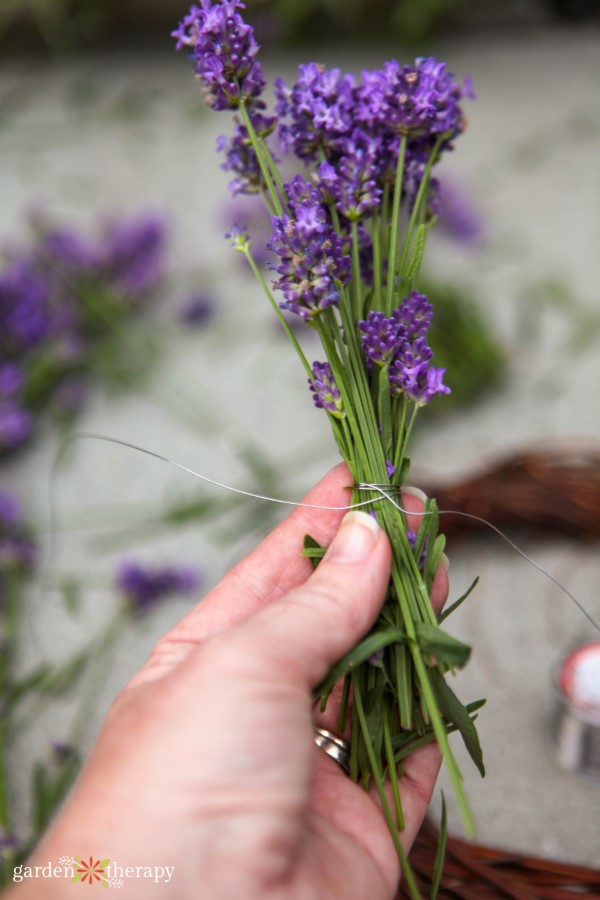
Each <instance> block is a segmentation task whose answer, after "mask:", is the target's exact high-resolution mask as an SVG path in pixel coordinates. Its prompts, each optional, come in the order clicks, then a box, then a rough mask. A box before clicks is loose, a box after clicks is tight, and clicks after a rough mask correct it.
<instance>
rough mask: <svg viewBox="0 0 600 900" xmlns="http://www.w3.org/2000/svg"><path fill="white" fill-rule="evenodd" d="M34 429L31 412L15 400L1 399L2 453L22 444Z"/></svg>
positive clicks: (0, 447) (0, 434)
mask: <svg viewBox="0 0 600 900" xmlns="http://www.w3.org/2000/svg"><path fill="white" fill-rule="evenodd" d="M32 429H33V417H32V415H31V413H30V412H28V411H27V410H26V409H24V408H23V407H22V406H20V405H19V404H18V403H16V402H15V401H14V400H2V401H0V453H2V452H3V451H6V450H12V449H14V448H15V447H18V446H19V444H22V443H23V441H25V440H26V439H27V438H28V437H29V435H30V434H31V432H32Z"/></svg>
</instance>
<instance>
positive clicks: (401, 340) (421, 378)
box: [358, 291, 450, 406]
mask: <svg viewBox="0 0 600 900" xmlns="http://www.w3.org/2000/svg"><path fill="white" fill-rule="evenodd" d="M432 314H433V307H432V306H431V303H430V302H429V300H428V299H427V297H426V296H425V294H419V293H418V292H417V291H413V292H412V294H411V295H410V296H409V297H407V298H406V299H405V300H404V302H403V303H402V304H401V306H399V307H398V309H396V310H394V312H393V313H392V315H391V316H390V317H389V318H388V317H386V316H385V315H384V314H383V313H381V312H371V313H369V316H368V318H367V319H366V320H363V321H361V322H359V323H358V327H359V329H360V331H361V332H362V346H363V349H364V352H365V355H366V357H367V359H368V360H369V361H370V362H372V363H375V364H376V365H378V366H384V367H387V368H388V376H389V381H390V390H391V394H392V396H393V397H398V396H400V395H401V394H403V393H404V394H406V395H407V396H408V397H410V399H411V400H413V401H414V402H415V403H417V404H418V405H419V406H422V405H424V404H426V403H429V401H430V400H431V399H433V397H434V396H435V395H436V394H448V393H450V388H448V387H446V385H445V384H444V383H443V380H442V379H443V376H444V372H445V370H444V369H436V368H434V367H433V366H430V365H429V363H430V361H431V358H432V356H433V353H432V350H431V348H430V347H429V345H428V344H427V331H428V329H429V325H430V324H431V317H432Z"/></svg>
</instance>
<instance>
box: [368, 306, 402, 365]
mask: <svg viewBox="0 0 600 900" xmlns="http://www.w3.org/2000/svg"><path fill="white" fill-rule="evenodd" d="M358 327H359V329H360V331H362V333H363V338H362V345H363V350H364V351H365V355H366V357H367V359H370V360H371V362H374V363H376V365H378V366H388V365H390V363H391V362H392V359H393V357H394V354H395V352H396V349H397V346H398V342H399V335H398V329H399V323H398V322H397V321H396V320H395V319H394V318H393V317H392V318H387V316H385V315H384V313H382V312H375V311H372V312H370V313H369V315H368V318H367V319H366V321H365V320H361V321H360V322H359V323H358Z"/></svg>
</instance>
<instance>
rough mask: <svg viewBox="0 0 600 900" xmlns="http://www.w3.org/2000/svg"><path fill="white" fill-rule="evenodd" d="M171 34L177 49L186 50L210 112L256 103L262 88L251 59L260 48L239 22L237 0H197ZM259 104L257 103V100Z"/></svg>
mask: <svg viewBox="0 0 600 900" xmlns="http://www.w3.org/2000/svg"><path fill="white" fill-rule="evenodd" d="M200 3H201V5H200V6H196V5H194V6H192V7H191V9H190V11H189V13H188V14H187V16H185V18H184V19H183V20H182V21H181V22H180V24H179V27H178V28H177V30H176V31H174V32H173V33H172V36H173V37H174V38H176V40H177V49H178V50H180V49H181V48H182V47H189V48H190V49H191V52H192V56H193V57H194V59H195V71H196V75H197V76H198V77H199V79H200V81H201V82H202V87H203V90H204V93H205V97H206V102H207V104H208V105H209V106H211V107H212V108H213V109H236V108H237V107H238V106H239V105H240V103H241V101H242V100H244V101H245V102H246V103H250V104H256V103H257V101H258V98H259V97H260V95H261V93H262V91H263V89H264V87H265V77H264V75H263V71H262V68H261V66H260V64H259V63H258V62H256V60H255V59H254V57H255V56H256V54H257V52H258V50H259V47H258V44H257V43H256V40H255V38H254V30H253V28H251V26H250V25H247V24H246V22H244V20H243V19H242V17H241V16H240V14H239V12H237V10H238V9H244V4H243V3H240V2H238V0H221V2H216V3H211V0H200ZM258 102H260V101H258Z"/></svg>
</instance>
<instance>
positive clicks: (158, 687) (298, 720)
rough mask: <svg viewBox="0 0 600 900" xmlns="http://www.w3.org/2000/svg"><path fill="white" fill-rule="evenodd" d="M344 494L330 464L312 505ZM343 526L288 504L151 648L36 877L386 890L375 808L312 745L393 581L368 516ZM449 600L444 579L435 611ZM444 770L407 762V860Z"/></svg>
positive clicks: (215, 899)
mask: <svg viewBox="0 0 600 900" xmlns="http://www.w3.org/2000/svg"><path fill="white" fill-rule="evenodd" d="M349 481H350V479H349V474H348V470H347V469H346V467H345V466H343V465H340V466H338V467H337V468H335V469H334V470H333V471H332V472H330V473H329V474H328V475H327V476H326V477H325V478H324V479H323V480H322V481H321V482H320V483H319V484H318V485H317V487H316V488H314V490H313V491H311V493H310V494H309V495H308V497H307V498H306V502H307V503H313V504H319V505H327V506H343V505H345V504H346V503H347V502H348V496H349V494H348V492H347V491H346V490H344V488H345V487H346V486H347V485H348V484H349ZM403 505H404V506H405V507H406V508H407V509H410V510H411V511H414V513H415V515H413V516H412V517H410V518H412V519H413V521H412V522H409V526H410V527H412V528H414V527H415V525H416V524H417V523H418V511H419V510H420V509H421V508H422V504H421V501H420V500H418V499H417V498H416V497H414V496H412V495H408V494H406V495H403ZM342 518H343V513H342V512H335V511H315V510H309V509H303V508H301V507H299V508H297V509H296V510H295V511H294V512H293V513H292V515H291V516H290V517H289V518H288V519H287V520H286V521H285V522H284V523H283V524H282V525H280V526H279V527H278V528H277V529H276V530H275V531H274V532H273V533H272V534H271V535H270V536H269V537H267V538H266V540H265V541H264V542H263V543H262V544H261V545H260V546H259V547H258V549H257V550H255V551H254V552H253V553H252V554H250V556H248V557H247V558H246V559H245V560H243V561H242V562H241V563H239V564H238V565H237V566H235V567H234V568H233V569H232V570H231V571H230V572H229V573H228V574H227V575H226V576H225V578H224V579H223V580H222V581H221V582H220V584H218V585H217V587H215V588H214V590H212V591H211V592H210V593H209V594H208V595H207V596H206V597H205V598H204V599H203V600H202V601H201V602H200V603H199V604H198V605H197V606H196V607H195V608H194V609H193V610H192V611H191V612H190V613H189V614H188V615H186V616H185V617H184V619H183V620H182V621H181V622H180V623H179V624H178V625H177V626H175V628H174V629H173V630H172V631H171V632H169V634H167V635H166V636H165V637H163V638H162V639H161V640H160V641H159V642H158V644H157V645H156V648H155V650H154V652H153V654H152V656H151V658H150V660H149V661H148V662H147V663H146V665H145V666H144V667H143V669H142V670H141V671H140V672H139V673H138V674H137V675H136V676H135V677H134V678H133V680H132V681H131V682H130V684H129V685H128V686H127V687H126V688H125V690H124V691H123V692H122V693H121V694H120V695H119V696H118V697H117V699H116V701H115V702H114V704H113V706H112V708H111V710H110V712H109V714H108V716H107V719H106V722H105V724H104V727H103V729H102V731H101V734H100V737H99V739H98V742H97V745H96V747H95V749H94V751H93V753H92V755H91V758H90V760H89V762H88V763H87V765H86V767H85V769H84V771H83V773H82V775H81V777H80V779H79V781H78V783H77V785H76V787H75V790H74V791H73V794H72V796H71V797H70V799H69V800H68V801H67V803H66V805H65V807H64V809H63V810H62V812H61V813H60V814H59V816H58V819H57V820H56V822H55V823H54V825H53V827H52V828H51V830H50V832H49V834H48V835H47V836H46V838H45V839H44V841H43V842H42V844H41V846H40V847H39V848H38V850H37V851H36V853H35V855H34V856H35V858H34V860H33V863H32V864H35V863H36V862H37V863H38V864H39V865H43V864H44V863H45V862H47V861H48V860H53V861H54V862H56V861H57V860H58V859H59V858H60V857H61V856H64V855H65V854H68V853H77V852H78V853H80V854H81V855H82V856H85V857H87V856H89V855H90V854H93V855H94V858H95V859H102V858H105V857H108V858H109V859H110V860H112V861H116V862H117V863H118V864H119V865H120V866H122V867H125V866H132V867H136V866H140V867H157V866H160V867H163V868H166V867H171V866H174V867H175V868H174V871H173V873H172V876H171V878H170V880H169V881H168V882H167V880H166V878H167V876H166V874H165V875H164V878H163V880H162V881H161V883H160V887H158V886H157V887H156V896H157V897H158V896H160V898H161V900H162V898H169V897H177V898H183V900H187V898H190V900H192V898H194V900H195V898H207V900H221V898H236V900H237V898H242V897H243V898H244V900H254V898H256V900H270V898H282V900H283V898H285V900H290V898H291V900H293V898H298V900H305V898H307V900H308V898H313V897H314V898H319V900H326V898H331V900H333V898H340V897H344V898H356V900H364V898H365V897H369V900H379V898H381V900H383V898H391V897H393V896H394V895H395V892H396V889H397V883H398V878H399V867H398V862H397V858H396V853H395V851H394V847H393V844H392V841H391V838H390V835H389V833H388V829H387V826H386V824H385V821H384V818H383V816H382V814H381V811H380V808H379V804H378V801H377V798H376V797H375V796H374V795H373V796H370V795H369V794H366V793H365V792H364V791H363V790H362V788H361V787H359V786H358V785H356V784H354V783H353V782H352V781H350V779H349V778H348V777H347V776H346V775H345V774H344V773H343V772H342V770H341V769H340V768H339V767H338V766H337V764H336V763H335V762H334V761H333V760H332V759H330V758H329V757H328V756H327V755H326V754H325V753H323V751H322V750H319V749H318V748H317V747H316V746H315V744H314V742H313V722H315V721H316V722H317V723H318V724H321V725H323V726H324V727H327V728H329V729H331V730H332V731H335V730H336V722H337V709H336V700H337V696H336V695H335V694H334V695H333V696H332V698H331V699H330V704H329V705H328V708H327V711H326V713H325V714H324V715H320V714H318V713H315V711H314V709H313V703H312V700H311V690H312V689H313V688H314V686H315V685H316V684H317V683H318V682H319V681H320V680H321V678H323V676H324V675H325V674H326V672H327V670H328V669H329V667H330V665H331V664H332V663H333V662H335V661H336V660H337V659H339V658H340V657H341V656H343V655H344V654H345V653H346V652H347V651H348V650H349V649H350V648H351V647H352V646H353V645H354V644H355V643H356V642H357V641H358V640H359V639H360V638H361V637H362V636H363V635H364V634H365V633H366V632H367V631H368V629H369V627H370V626H371V625H372V623H373V622H374V620H375V618H376V616H377V613H378V610H379V608H380V606H381V603H382V601H383V598H384V595H385V591H386V588H387V583H388V580H389V574H390V548H389V543H388V540H387V538H386V536H385V535H384V533H383V532H382V531H381V530H380V529H379V527H378V526H377V525H376V523H375V521H374V520H373V519H372V518H371V517H370V516H367V515H365V514H364V513H359V512H352V513H351V514H349V515H348V517H347V518H345V519H343V522H342ZM340 522H342V524H341V527H340ZM307 532H308V533H310V534H312V535H313V536H314V537H315V538H316V539H317V540H318V541H319V542H320V543H321V544H330V545H331V546H330V549H329V551H328V553H327V555H326V556H325V558H324V559H323V561H322V563H321V564H320V565H319V567H318V569H317V570H316V571H315V572H314V573H313V572H312V568H311V565H310V562H309V561H308V560H307V559H303V558H302V557H300V555H299V554H300V548H301V546H302V539H303V537H304V534H305V533H307ZM446 593H447V577H446V573H445V571H444V570H443V569H442V568H440V570H439V571H438V573H437V576H436V581H435V584H434V588H433V592H432V601H433V602H434V605H436V606H437V607H438V608H439V607H441V605H442V603H443V600H444V599H445V596H446ZM338 708H339V707H338ZM438 768H439V752H438V750H437V747H435V746H433V745H431V746H428V747H425V748H423V749H422V750H419V751H418V752H417V753H415V754H414V755H413V756H412V757H411V758H409V759H408V760H407V761H406V763H405V767H404V771H405V775H404V777H403V778H402V780H401V784H400V786H401V792H402V802H403V807H404V810H405V818H406V829H405V831H404V832H403V834H402V840H403V843H404V846H405V849H406V850H408V848H409V847H410V845H411V843H412V841H413V839H414V836H415V834H416V833H417V831H418V829H419V827H420V824H421V822H422V820H423V817H424V815H425V811H426V808H427V806H428V803H429V800H430V796H431V791H432V789H433V785H434V782H435V777H436V775H437V771H438ZM151 885H152V882H150V881H144V880H139V879H136V878H126V879H125V884H124V886H123V888H121V890H120V892H119V895H120V896H121V897H123V898H127V897H131V898H134V897H135V898H138V897H139V898H141V897H144V898H146V897H151V896H152V888H151ZM39 887H40V883H39V882H37V881H33V880H29V881H28V880H26V881H24V882H22V883H21V885H20V887H19V888H17V889H16V890H15V892H14V894H15V900H24V898H25V897H27V896H32V897H34V896H38V897H39V896H40V895H39V893H37V894H36V893H35V889H36V888H37V889H39ZM43 888H44V897H48V898H49V900H50V898H62V897H69V898H71V895H72V891H73V888H72V886H71V885H70V884H69V882H68V881H67V880H65V879H56V878H55V879H52V880H48V881H45V882H44V885H43ZM28 891H29V893H28Z"/></svg>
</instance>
